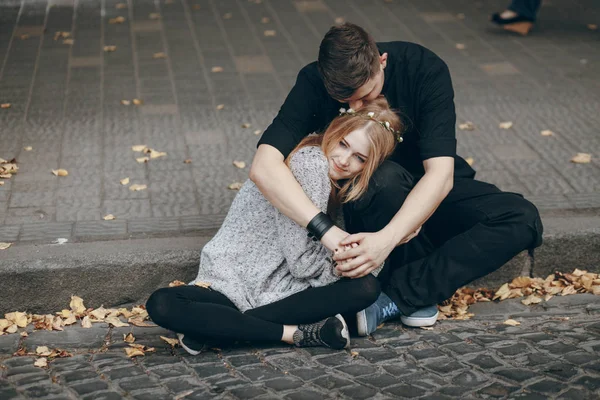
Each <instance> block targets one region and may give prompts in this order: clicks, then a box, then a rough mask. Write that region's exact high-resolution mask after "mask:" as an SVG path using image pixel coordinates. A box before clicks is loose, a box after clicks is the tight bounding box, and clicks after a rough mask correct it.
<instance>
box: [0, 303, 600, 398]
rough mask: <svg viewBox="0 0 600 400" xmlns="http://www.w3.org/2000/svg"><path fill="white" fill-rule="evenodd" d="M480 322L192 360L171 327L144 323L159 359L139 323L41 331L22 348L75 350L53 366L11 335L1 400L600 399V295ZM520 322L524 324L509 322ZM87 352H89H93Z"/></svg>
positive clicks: (3, 342)
mask: <svg viewBox="0 0 600 400" xmlns="http://www.w3.org/2000/svg"><path fill="white" fill-rule="evenodd" d="M471 310H472V311H473V312H475V317H474V319H473V320H470V321H440V322H438V323H437V324H436V325H435V327H434V328H433V330H431V331H429V330H422V329H413V328H406V327H403V326H402V325H400V324H396V323H388V324H386V325H385V326H384V327H383V328H382V329H380V330H379V331H377V332H376V333H375V334H374V335H373V336H372V337H370V338H354V339H353V341H352V348H351V350H344V351H333V350H329V349H324V348H309V349H296V348H291V347H290V346H287V345H272V344H270V345H264V346H263V345H260V346H252V345H236V346H220V348H218V347H214V348H212V349H207V350H206V351H204V352H203V353H201V354H200V355H198V356H190V355H188V354H187V353H185V352H184V351H182V350H180V349H174V350H172V349H171V348H170V346H169V345H167V344H166V343H165V342H163V341H162V340H161V339H159V335H169V336H171V337H172V336H173V334H171V333H168V332H166V331H164V330H162V329H160V328H133V333H134V335H135V336H136V338H137V340H136V343H140V344H144V345H148V346H154V347H156V352H155V353H147V355H146V356H144V357H138V358H136V359H129V358H128V357H127V356H126V355H125V353H124V351H123V347H124V346H125V343H124V342H123V335H124V334H125V333H128V332H130V331H131V330H132V328H114V329H109V328H107V327H101V326H99V325H95V327H94V328H92V329H82V328H67V329H66V330H65V331H64V332H47V331H42V332H33V333H30V335H29V337H27V338H24V339H21V341H22V343H21V344H20V345H22V346H25V347H26V348H28V349H29V350H30V351H33V350H34V349H35V347H36V346H39V345H46V346H50V347H59V348H63V349H65V348H66V349H72V350H73V352H74V355H73V357H70V358H62V359H55V360H54V361H52V362H50V363H49V368H48V369H40V368H37V367H34V366H33V363H34V358H32V357H13V356H12V355H11V354H12V352H13V351H15V350H16V349H17V347H18V346H19V344H18V343H17V342H19V339H20V338H19V336H18V335H10V336H2V337H0V398H1V399H3V400H4V399H13V398H42V397H43V398H52V399H59V398H60V399H67V398H70V399H73V398H84V399H121V398H128V399H175V398H185V399H211V398H219V399H249V398H256V399H292V400H295V399H321V398H340V399H391V398H411V399H412V398H420V399H440V400H441V399H452V398H461V399H506V398H509V399H554V398H556V399H574V400H575V399H576V400H585V399H598V398H600V357H599V349H600V297H598V296H593V295H577V296H568V297H559V298H557V297H555V298H553V299H552V300H550V301H549V302H547V303H542V304H540V305H537V306H534V307H527V306H524V305H522V304H521V303H520V302H519V300H507V301H504V302H501V303H479V304H477V305H475V306H473V307H471ZM508 317H512V318H514V319H516V320H518V321H520V322H521V325H520V326H514V327H513V326H508V325H505V324H503V323H502V322H503V321H504V320H505V319H506V318H508ZM82 346H85V348H82Z"/></svg>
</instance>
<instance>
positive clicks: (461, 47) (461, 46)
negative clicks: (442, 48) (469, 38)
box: [456, 43, 467, 50]
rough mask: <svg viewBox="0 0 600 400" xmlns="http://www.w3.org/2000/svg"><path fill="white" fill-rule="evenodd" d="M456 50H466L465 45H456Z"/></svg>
mask: <svg viewBox="0 0 600 400" xmlns="http://www.w3.org/2000/svg"><path fill="white" fill-rule="evenodd" d="M456 48H457V49H458V50H464V49H466V48H467V46H465V44H464V43H456Z"/></svg>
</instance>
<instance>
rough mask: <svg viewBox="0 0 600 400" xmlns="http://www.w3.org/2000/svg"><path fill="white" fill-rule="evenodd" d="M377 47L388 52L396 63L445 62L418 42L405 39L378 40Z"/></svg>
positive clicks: (382, 51)
mask: <svg viewBox="0 0 600 400" xmlns="http://www.w3.org/2000/svg"><path fill="white" fill-rule="evenodd" d="M377 47H378V48H379V51H380V52H381V53H388V54H389V56H390V58H391V60H392V61H393V62H395V63H406V62H412V63H421V62H424V61H425V62H430V63H431V62H437V61H441V62H443V60H442V59H441V58H440V57H439V56H438V55H437V54H435V53H434V52H433V51H431V50H430V49H428V48H427V47H425V46H422V45H420V44H418V43H413V42H403V41H395V42H378V43H377Z"/></svg>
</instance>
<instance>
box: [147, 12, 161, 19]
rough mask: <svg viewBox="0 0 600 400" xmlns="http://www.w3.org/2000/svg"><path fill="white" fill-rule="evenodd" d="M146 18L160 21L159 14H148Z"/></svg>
mask: <svg viewBox="0 0 600 400" xmlns="http://www.w3.org/2000/svg"><path fill="white" fill-rule="evenodd" d="M148 18H150V19H160V14H159V13H150V15H148Z"/></svg>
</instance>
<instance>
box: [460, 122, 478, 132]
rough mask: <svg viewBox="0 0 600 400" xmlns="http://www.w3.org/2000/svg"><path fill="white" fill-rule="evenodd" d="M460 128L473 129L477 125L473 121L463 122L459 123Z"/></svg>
mask: <svg viewBox="0 0 600 400" xmlns="http://www.w3.org/2000/svg"><path fill="white" fill-rule="evenodd" d="M458 129H460V130H461V131H472V130H474V129H475V125H474V124H473V123H472V122H471V121H467V122H464V123H462V124H458Z"/></svg>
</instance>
